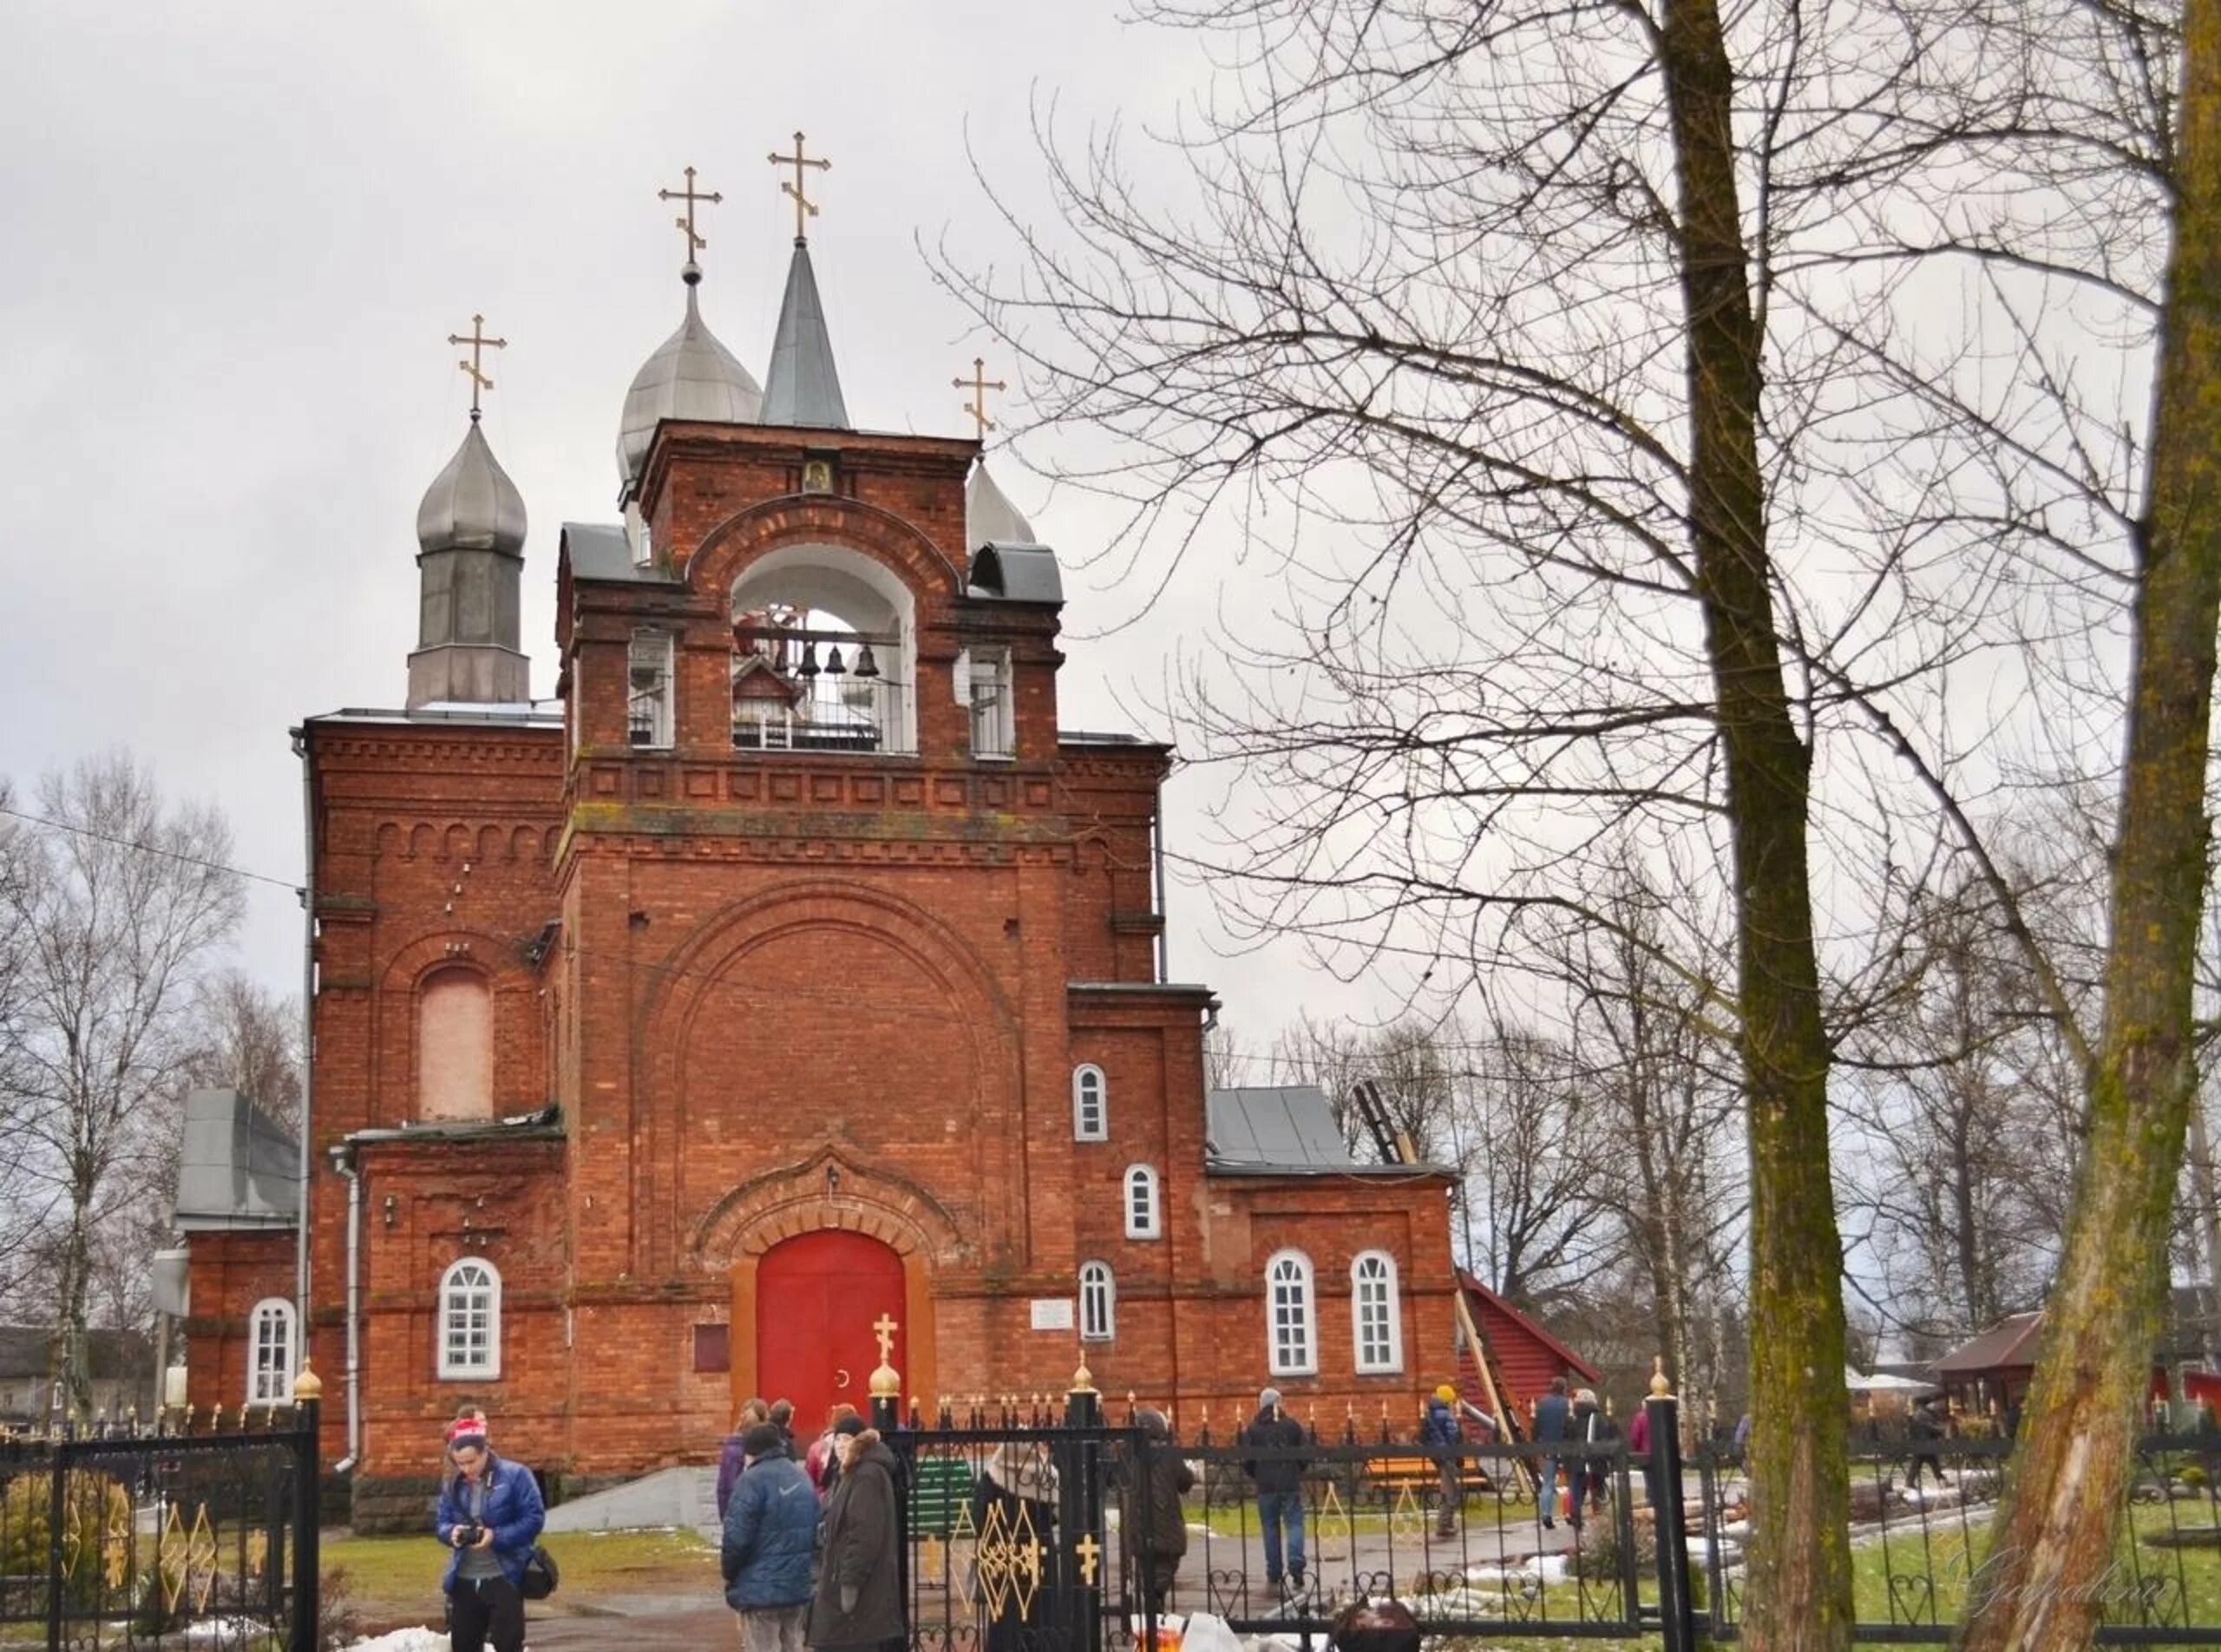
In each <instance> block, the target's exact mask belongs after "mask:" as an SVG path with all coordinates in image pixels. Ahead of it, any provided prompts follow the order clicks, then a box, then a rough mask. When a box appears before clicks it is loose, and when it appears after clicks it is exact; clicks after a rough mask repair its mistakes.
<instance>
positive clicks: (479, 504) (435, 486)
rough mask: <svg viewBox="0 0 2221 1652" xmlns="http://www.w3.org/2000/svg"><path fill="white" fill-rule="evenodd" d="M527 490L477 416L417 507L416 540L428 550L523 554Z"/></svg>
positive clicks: (506, 554)
mask: <svg viewBox="0 0 2221 1652" xmlns="http://www.w3.org/2000/svg"><path fill="white" fill-rule="evenodd" d="M524 528H525V519H524V495H522V494H521V493H519V492H518V491H517V485H516V483H514V482H511V481H510V480H509V473H508V471H506V470H504V469H501V463H500V462H499V461H498V460H496V459H495V457H494V449H492V448H490V447H488V446H487V445H486V433H485V432H484V431H483V430H482V429H479V427H478V420H477V419H476V417H475V416H474V417H473V418H472V419H471V421H470V429H468V430H467V431H466V432H464V434H463V438H462V446H461V447H459V448H457V449H455V457H454V458H452V459H450V460H449V461H448V463H447V469H444V470H442V471H441V472H440V474H439V475H437V476H436V477H434V478H433V479H432V485H431V486H430V487H429V488H426V489H425V490H424V502H423V504H421V505H419V506H417V507H416V542H417V544H418V545H419V546H421V547H423V549H424V550H425V551H427V552H430V551H498V552H500V553H501V554H502V555H504V556H522V555H523V554H524Z"/></svg>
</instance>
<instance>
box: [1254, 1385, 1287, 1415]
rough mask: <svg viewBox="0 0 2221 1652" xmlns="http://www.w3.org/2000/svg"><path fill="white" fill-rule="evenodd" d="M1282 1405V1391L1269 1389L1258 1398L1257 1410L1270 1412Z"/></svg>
mask: <svg viewBox="0 0 2221 1652" xmlns="http://www.w3.org/2000/svg"><path fill="white" fill-rule="evenodd" d="M1280 1403H1281V1391H1280V1390H1279V1389H1277V1388H1267V1389H1266V1390H1264V1391H1263V1392H1262V1393H1260V1394H1259V1395H1258V1396H1257V1408H1258V1409H1259V1410H1260V1411H1270V1410H1271V1409H1272V1408H1273V1407H1274V1406H1277V1405H1279V1404H1280Z"/></svg>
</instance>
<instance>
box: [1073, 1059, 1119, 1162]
mask: <svg viewBox="0 0 2221 1652" xmlns="http://www.w3.org/2000/svg"><path fill="white" fill-rule="evenodd" d="M1109 1135H1110V1086H1109V1085H1107V1084H1106V1083H1105V1082H1104V1078H1103V1069H1102V1068H1100V1067H1098V1066H1097V1065H1094V1064H1093V1063H1091V1062H1090V1063H1087V1064H1085V1065H1081V1066H1077V1067H1074V1068H1073V1069H1072V1139H1073V1140H1074V1141H1076V1142H1099V1141H1102V1140H1104V1138H1106V1137H1108V1136H1109Z"/></svg>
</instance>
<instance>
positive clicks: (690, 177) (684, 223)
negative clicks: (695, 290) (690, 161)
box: [656, 167, 724, 264]
mask: <svg viewBox="0 0 2221 1652" xmlns="http://www.w3.org/2000/svg"><path fill="white" fill-rule="evenodd" d="M656 199H657V200H683V201H685V203H686V216H685V217H684V218H674V219H672V220H671V221H672V223H673V224H675V225H677V226H678V227H679V228H680V229H681V230H683V231H685V234H686V261H687V262H688V263H689V264H691V263H692V262H693V261H694V255H695V254H696V253H697V252H700V251H701V250H702V249H703V248H704V247H705V246H708V245H709V244H710V243H709V242H708V241H707V240H705V239H704V238H703V237H701V236H699V235H697V234H696V233H694V203H695V202H697V201H700V200H706V201H709V202H711V203H712V204H714V203H716V202H717V201H721V200H724V196H723V195H721V194H719V193H717V191H716V190H714V189H712V190H711V191H710V192H709V193H706V194H704V193H702V192H700V191H699V190H697V189H696V188H695V187H694V168H693V167H687V168H686V187H685V188H684V189H658V190H657V191H656Z"/></svg>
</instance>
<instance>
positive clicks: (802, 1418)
mask: <svg viewBox="0 0 2221 1652" xmlns="http://www.w3.org/2000/svg"><path fill="white" fill-rule="evenodd" d="M755 1294H756V1380H757V1392H758V1393H761V1394H763V1397H764V1398H765V1399H766V1400H777V1399H780V1398H782V1397H784V1398H786V1399H789V1400H793V1401H794V1402H795V1432H796V1433H797V1434H803V1435H809V1434H814V1433H815V1432H816V1431H817V1430H818V1429H819V1428H821V1427H822V1426H824V1419H825V1413H826V1411H827V1409H828V1408H829V1407H830V1406H833V1405H835V1404H837V1403H842V1402H845V1403H847V1404H848V1405H851V1406H855V1408H856V1409H857V1410H858V1411H859V1412H861V1413H863V1414H864V1415H865V1416H867V1417H868V1416H869V1415H870V1414H871V1373H872V1371H873V1369H874V1368H875V1367H877V1365H878V1364H879V1338H878V1335H877V1334H876V1332H875V1326H877V1324H878V1323H879V1322H880V1321H881V1318H882V1317H883V1318H885V1319H887V1320H888V1321H893V1322H894V1325H895V1331H894V1368H895V1369H896V1370H897V1371H901V1370H903V1369H905V1368H906V1367H905V1365H904V1360H903V1332H902V1326H901V1321H902V1318H903V1315H904V1278H903V1272H902V1258H901V1256H899V1255H896V1254H895V1252H894V1248H893V1247H892V1246H890V1245H888V1244H885V1243H882V1242H881V1241H879V1240H877V1239H874V1238H872V1237H871V1236H868V1235H867V1234H861V1233H851V1232H848V1231H847V1230H846V1229H839V1228H829V1229H823V1230H822V1231H820V1232H817V1233H805V1234H801V1235H798V1236H796V1237H795V1238H792V1239H788V1240H785V1241H783V1242H781V1243H779V1244H776V1245H774V1246H772V1247H771V1249H769V1250H767V1251H765V1252H764V1253H763V1258H762V1260H761V1261H760V1262H758V1263H757V1274H756V1293H755Z"/></svg>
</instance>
